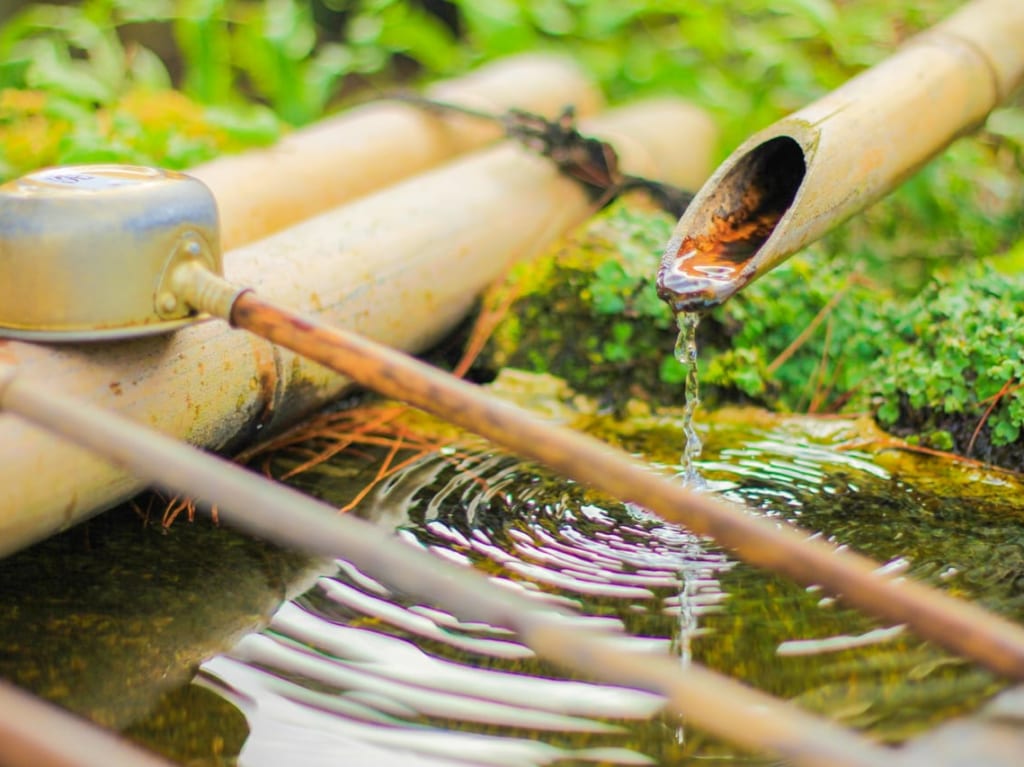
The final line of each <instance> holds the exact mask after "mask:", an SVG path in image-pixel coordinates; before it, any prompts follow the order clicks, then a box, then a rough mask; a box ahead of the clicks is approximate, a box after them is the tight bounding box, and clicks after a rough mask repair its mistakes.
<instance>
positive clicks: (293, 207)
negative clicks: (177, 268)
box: [189, 54, 601, 250]
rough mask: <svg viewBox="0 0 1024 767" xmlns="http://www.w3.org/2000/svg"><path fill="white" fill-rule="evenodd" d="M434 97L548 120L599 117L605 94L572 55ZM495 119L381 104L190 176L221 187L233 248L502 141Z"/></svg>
mask: <svg viewBox="0 0 1024 767" xmlns="http://www.w3.org/2000/svg"><path fill="white" fill-rule="evenodd" d="M426 95H427V97H428V98H434V99H438V100H444V101H450V102H452V103H455V104H462V105H465V106H470V107H475V108H478V109H482V110H485V111H488V112H494V113H501V112H503V111H505V110H507V109H510V108H518V109H525V110H528V111H531V112H535V113H537V114H542V115H545V116H549V117H550V116H554V115H556V114H558V113H559V112H560V111H561V109H562V108H563V107H565V106H566V105H568V104H572V105H574V106H575V107H576V109H577V111H578V113H579V114H580V115H581V116H587V115H591V114H593V113H594V112H596V111H597V109H598V108H599V106H600V102H601V97H600V94H599V92H598V91H597V89H596V88H595V87H594V85H593V84H592V83H590V82H588V81H587V79H586V78H585V77H584V76H583V74H582V72H581V71H580V70H579V68H578V67H576V66H575V65H574V64H573V63H572V62H570V61H569V60H568V59H564V58H561V57H557V56H550V55H542V54H529V55H521V56H515V57H512V58H509V59H503V60H501V61H498V62H496V63H494V64H490V65H487V66H484V67H482V68H480V69H479V70H477V71H476V72H473V73H471V74H469V75H466V76H464V77H460V78H457V79H454V80H449V81H447V82H442V83H438V84H437V85H434V86H432V87H431V88H429V89H428V90H427V93H426ZM499 137H500V136H499V128H498V126H497V125H495V124H493V123H489V122H487V121H482V120H473V119H469V118H467V117H464V116H461V115H454V114H453V115H448V114H440V113H434V112H430V111H428V110H424V109H420V108H417V107H414V106H410V105H408V104H403V103H400V102H397V101H386V100H384V101H377V102H373V103H370V104H366V105H365V106H362V107H358V108H356V109H352V110H349V111H347V112H344V113H342V114H340V115H338V116H336V117H332V118H329V119H326V120H322V121H321V122H318V123H316V124H315V125H312V126H310V127H307V128H303V129H301V130H298V131H296V132H295V133H292V134H290V135H288V136H285V137H284V138H283V139H282V140H281V141H279V142H278V143H277V144H275V145H274V146H272V147H270V148H268V149H260V150H253V151H250V152H246V153H243V154H239V155H233V156H227V157H222V158H220V159H217V160H214V161H213V162H209V163H206V164H204V165H200V166H199V167H197V168H193V169H192V170H191V171H189V174H190V175H192V176H195V177H196V178H198V179H199V180H200V181H203V182H204V183H205V184H206V185H207V186H208V187H210V189H211V190H212V191H213V193H214V196H215V197H216V198H217V203H218V206H219V208H220V219H221V240H222V242H223V246H224V249H225V250H230V249H231V248H236V247H239V246H240V245H244V244H246V243H249V242H253V241H254V240H257V239H259V238H261V237H265V236H267V235H268V234H271V233H272V232H276V231H279V230H281V229H284V228H285V227H286V226H290V225H292V224H295V223H297V222H299V221H302V220H303V219H306V218H309V217H311V216H314V215H316V214H318V213H322V212H323V211H325V210H330V209H331V208H336V207H338V206H339V205H341V204H342V203H344V202H347V201H349V200H352V199H355V198H356V197H359V196H361V195H364V194H367V193H369V192H372V191H374V190H376V189H380V188H382V187H385V186H388V185H389V184H393V183H395V182H396V181H399V180H400V179H403V178H407V177H409V176H412V175H414V174H416V173H420V172H422V171H424V170H427V169H428V168H430V167H432V166H435V165H438V164H440V163H442V162H444V161H445V160H449V159H451V158H452V157H454V156H455V155H457V154H461V153H463V152H466V151H469V150H472V149H477V148H479V147H481V146H483V145H484V144H486V143H488V142H491V141H494V140H496V139H498V138H499Z"/></svg>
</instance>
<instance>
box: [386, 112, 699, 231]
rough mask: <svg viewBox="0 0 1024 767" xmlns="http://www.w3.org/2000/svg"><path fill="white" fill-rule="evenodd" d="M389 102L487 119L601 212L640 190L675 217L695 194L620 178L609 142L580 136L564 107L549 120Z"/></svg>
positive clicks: (639, 178) (635, 178) (644, 180)
mask: <svg viewBox="0 0 1024 767" xmlns="http://www.w3.org/2000/svg"><path fill="white" fill-rule="evenodd" d="M393 98H395V99H397V100H399V101H405V102H409V103H412V104H416V105H418V106H421V107H424V108H426V109H432V110H435V111H442V112H457V113H459V114H464V115H468V116H470V117H476V118H479V119H481V120H491V121H493V122H497V123H498V124H499V125H501V127H502V130H503V131H504V133H505V135H506V136H507V137H508V138H511V139H515V140H516V141H518V142H519V143H521V144H522V145H523V146H525V147H526V148H527V149H529V150H531V151H533V152H536V153H537V154H539V155H541V156H542V157H546V158H547V159H549V160H551V162H553V163H554V164H555V167H557V168H558V170H559V171H560V172H561V173H563V174H564V175H566V176H568V177H569V178H571V179H573V180H574V181H576V182H578V183H579V184H581V185H582V186H583V188H584V189H586V190H587V194H588V195H589V197H590V199H591V200H592V201H593V202H594V203H595V204H598V205H600V206H601V207H602V208H603V207H606V206H607V205H609V204H611V203H612V202H613V201H614V200H615V199H616V198H618V197H619V196H620V195H621V194H623V193H624V192H628V191H632V190H634V189H642V190H643V191H645V192H647V194H649V195H650V197H651V199H652V200H653V201H654V202H655V203H656V204H657V205H658V206H659V207H660V208H662V209H663V210H665V211H667V212H669V213H671V214H672V215H674V216H676V217H678V216H681V215H682V214H683V211H685V210H686V207H687V206H688V205H689V204H690V201H691V200H693V194H692V193H691V192H688V191H686V190H684V189H680V188H678V187H676V186H672V185H671V184H664V183H661V182H660V181H653V180H651V179H647V178H643V177H642V176H633V175H630V174H628V173H623V172H622V170H621V169H620V168H619V156H618V154H616V152H615V149H614V147H612V145H611V144H609V143H608V142H607V141H601V140H600V139H596V138H594V137H592V136H584V135H583V134H582V133H580V132H579V130H578V129H577V128H576V111H575V109H574V108H573V107H572V106H567V107H565V108H564V109H563V110H562V113H561V114H560V115H559V116H558V117H556V118H555V119H553V120H549V119H547V118H546V117H542V116H540V115H537V114H533V113H532V112H527V111H524V110H521V109H510V110H508V111H507V112H505V113H503V114H490V113H488V112H481V111H478V110H475V109H472V108H469V107H463V106H459V105H457V104H449V103H446V102H443V101H434V100H432V99H428V98H425V97H423V96H419V95H416V94H406V93H401V94H396V95H395V96H394V97H393Z"/></svg>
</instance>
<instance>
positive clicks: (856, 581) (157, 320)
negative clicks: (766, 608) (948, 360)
mask: <svg viewBox="0 0 1024 767" xmlns="http://www.w3.org/2000/svg"><path fill="white" fill-rule="evenodd" d="M136 197H138V198H139V199H135V198H136ZM55 202H56V203H61V204H60V205H58V206H56V207H51V204H52V203H55ZM144 203H145V204H144ZM157 205H159V207H155V206H157ZM12 211H14V212H12ZM18 213H20V216H19V215H18ZM55 214H60V215H55ZM47 220H51V221H52V222H53V231H52V232H50V234H47V233H46V232H47V230H46V228H45V226H44V224H45V223H46V221H47ZM39 232H42V233H43V235H42V237H43V239H44V240H45V239H46V237H50V236H52V237H54V238H56V239H55V240H54V241H55V242H57V243H58V244H59V247H58V246H57V245H50V246H48V247H47V248H46V249H43V250H42V251H41V252H44V253H46V254H47V255H46V257H45V258H38V259H36V252H37V251H36V249H35V248H34V247H33V243H34V239H33V238H34V237H36V236H39V235H38V234H34V233H39ZM58 235H59V237H58ZM217 241H218V238H217V234H216V205H215V203H214V201H213V198H212V196H211V195H210V193H209V192H208V191H207V190H206V189H205V187H204V186H203V185H202V184H201V183H200V182H199V181H197V180H194V179H191V178H189V177H188V176H184V175H182V174H176V173H166V172H163V171H154V170H151V169H143V168H132V167H128V168H125V167H121V166H84V167H77V168H64V169H58V170H46V171H41V172H39V173H36V174H32V175H30V176H28V177H26V179H23V180H21V181H16V182H13V183H11V184H7V185H5V186H3V187H0V286H3V290H4V291H5V293H4V294H0V326H6V329H5V328H4V327H0V335H4V334H5V333H6V334H7V335H10V336H13V337H19V338H27V339H33V338H40V339H46V338H50V339H68V340H71V339H83V338H113V337H115V336H127V335H138V334H139V333H152V332H157V331H158V330H162V329H166V328H169V327H176V326H177V325H179V324H180V323H181V322H183V321H187V320H188V319H189V318H192V317H195V316H197V315H198V314H199V313H202V312H208V313H209V314H212V315H215V316H219V317H222V318H225V319H228V320H229V321H230V322H231V323H232V324H233V325H234V326H236V327H240V328H244V329H247V330H250V331H252V332H253V333H255V334H257V335H259V336H261V337H263V338H266V339H267V340H269V341H271V342H273V343H275V344H279V345H281V346H284V347H286V348H288V349H291V350H292V351H294V352H296V353H298V354H300V355H303V356H305V357H308V358H310V359H312V360H314V361H316V362H319V363H320V364H322V365H324V366H326V367H328V368H331V369H332V370H335V371H337V372H339V373H341V374H343V375H345V376H347V377H349V378H350V379H352V380H353V381H355V382H356V383H359V384H361V385H363V386H366V387H367V388H370V389H373V390H375V391H377V392H379V393H381V394H383V395H385V396H387V397H391V398H393V399H397V400H401V401H404V402H406V403H408V404H410V405H413V406H414V407H417V408H419V409H421V410H424V411H426V412H429V413H432V414H434V415H436V416H438V417H440V418H443V419H445V420H447V421H450V422H451V423H453V424H455V425H457V426H460V427H462V428H464V429H466V430H468V431H471V432H474V433H477V434H479V435H481V436H483V437H486V438H487V439H489V440H491V441H492V442H494V443H495V444H498V445H501V446H503V447H506V448H508V449H510V450H512V451H513V452H515V453H518V454H519V455H521V456H524V457H526V458H529V459H532V460H535V461H538V462H539V463H542V464H545V465H547V466H548V467H550V468H551V469H553V470H554V471H556V472H558V473H559V474H561V475H562V476H566V477H570V478H572V479H575V480H577V481H579V482H582V483H584V484H586V485H589V486H591V487H593V488H596V489H598V490H601V491H603V492H605V493H607V494H609V495H611V496H612V497H615V498H618V499H621V500H623V501H630V502H633V503H636V504H638V505H640V506H642V507H644V508H647V509H649V510H651V511H652V512H654V513H656V514H658V515H659V516H660V517H662V518H663V519H666V520H669V521H672V522H677V523H679V524H683V525H685V526H687V527H688V528H689V529H690V530H691V531H693V532H694V533H695V534H697V535H706V536H708V537H711V538H713V539H715V540H716V541H717V542H718V543H719V544H721V545H723V546H725V547H727V548H729V549H730V550H731V551H732V552H733V553H734V554H736V555H737V556H738V557H739V558H740V559H743V560H745V561H747V562H749V563H750V564H753V565H755V566H759V567H764V568H766V569H768V570H772V571H774V572H778V573H781V574H783V575H786V576H788V577H790V578H792V579H794V580H796V581H798V582H800V583H803V584H805V585H819V586H821V587H823V588H825V589H826V590H827V591H829V592H831V593H834V594H842V596H843V599H844V600H845V601H846V602H847V603H848V604H851V605H854V606H857V607H860V608H861V609H863V610H865V611H867V612H869V613H871V614H873V615H875V616H878V617H881V618H883V619H885V620H889V621H892V622H894V623H905V624H907V625H908V626H910V627H911V628H913V629H914V630H916V631H917V632H918V633H919V634H921V635H922V636H925V637H927V638H929V639H932V640H933V641H935V642H936V643H938V644H941V645H943V646H944V647H947V648H949V649H951V650H954V651H955V652H959V653H961V654H962V655H964V656H966V657H969V658H973V659H975V660H977V661H979V662H981V663H983V664H984V665H986V666H987V667H989V668H990V669H992V670H995V671H997V672H999V673H1001V674H1005V675H1006V676H1009V677H1013V678H1017V679H1024V628H1021V627H1020V626H1018V625H1016V624H1014V623H1012V622H1011V621H1008V620H1006V619H1003V618H1001V617H999V616H996V615H993V614H991V613H989V612H987V611H985V610H984V609H982V608H980V607H978V606H975V605H973V604H971V603H969V602H966V601H962V600H958V599H955V598H952V597H949V596H947V595H945V594H944V593H942V592H940V591H937V590H934V589H931V588H928V587H927V586H924V585H922V584H918V583H914V582H911V581H907V580H904V581H900V582H897V581H895V580H894V579H892V578H890V577H886V576H883V575H880V574H879V572H878V570H879V568H880V565H879V564H878V563H876V562H873V561H871V560H869V559H867V558H865V557H862V556H860V555H857V554H854V553H851V552H848V551H839V550H836V548H835V547H833V546H832V545H830V544H828V543H827V542H825V541H823V540H821V539H814V538H811V537H810V536H809V535H808V534H807V533H806V532H804V531H801V530H799V529H797V528H794V527H791V526H788V525H783V524H780V523H779V522H778V520H775V519H765V518H762V517H760V516H758V515H756V514H753V513H751V512H750V511H749V510H747V509H744V508H740V507H737V506H735V505H731V504H727V503H724V502H722V501H720V500H717V499H716V498H714V497H712V496H710V495H706V494H700V493H694V492H692V491H690V490H687V489H686V488H684V487H682V486H680V485H679V484H678V483H676V482H673V481H671V480H669V479H667V478H666V477H662V476H659V475H657V474H655V473H654V472H652V471H651V470H650V468H649V467H648V466H646V465H645V464H643V463H642V462H640V461H638V460H636V459H634V458H632V457H631V456H629V455H627V454H626V453H624V452H622V451H619V450H614V449H612V448H610V447H609V446H608V445H606V444H605V443H603V442H600V441H599V440H596V439H593V438H591V437H588V436H586V435H584V434H580V433H577V432H574V431H572V430H571V429H566V428H562V427H558V426H555V425H552V424H550V423H548V422H547V421H544V420H542V419H540V418H538V417H537V416H535V415H534V414H532V413H530V412H528V411H525V410H523V409H521V408H518V407H515V406H512V405H510V404H508V403H505V402H503V401H501V400H499V399H496V398H494V397H491V396H490V395H488V394H487V393H486V392H485V391H484V390H482V389H481V388H480V387H478V386H475V385H473V384H470V383H468V382H465V381H462V380H459V379H458V378H455V377H454V376H452V375H450V374H447V373H445V372H443V371H441V370H438V369H437V368H434V367H431V366H430V365H427V364H425V363H423V362H420V361H419V360H416V359H414V358H413V357H410V356H409V355H407V354H403V353H401V352H398V351H396V350H394V349H390V348H388V347H386V346H383V345H381V344H378V343H376V342H374V341H371V340H369V339H366V338H363V337H361V336H359V335H358V334H356V333H352V332H349V331H345V330H342V329H337V328H332V327H329V326H327V325H325V324H323V323H321V322H318V321H316V320H315V319H312V318H307V317H301V316H299V315H297V314H295V313H294V312H291V311H288V310H287V309H283V308H280V307H277V306H274V305H272V304H270V303H268V302H266V301H263V300H262V299H260V298H259V297H258V296H256V294H255V293H253V292H252V291H251V290H246V289H243V288H239V287H238V286H235V285H232V284H231V283H229V282H227V281H226V280H224V279H223V278H221V277H220V276H219V275H218V274H217V273H216V272H215V269H216V270H219V266H220V260H219V254H218V251H217V247H216V244H217ZM156 243H159V247H158V245H157V244H156ZM134 248H138V251H136V250H134ZM34 259H35V261H34ZM134 260H139V261H142V262H143V264H142V265H139V264H135V263H134ZM75 275H81V278H80V279H76V277H75ZM125 275H132V279H133V280H136V281H137V284H135V283H133V284H125V283H126V278H125ZM102 277H105V278H106V279H107V280H109V281H110V286H108V287H107V288H106V289H105V290H104V289H102V287H103V285H102V283H103V279H102ZM84 284H87V285H88V286H89V287H88V289H80V288H81V286H82V285H84ZM47 285H57V286H60V290H61V293H62V295H61V297H60V300H57V299H53V300H50V299H44V298H43V294H44V293H45V289H46V286H47ZM76 288H78V289H76ZM32 296H36V297H38V299H39V306H36V305H35V303H34V302H33V298H32ZM100 296H102V299H101V298H100ZM8 300H10V302H11V303H10V304H8V303H7V301H8ZM101 300H102V305H97V304H99V303H101ZM62 301H63V302H66V305H63V304H62V303H61V302H62ZM147 302H148V304H147ZM46 307H50V311H53V312H54V313H55V314H56V321H54V320H53V319H52V318H50V317H47V316H46ZM22 313H24V317H23V316H22Z"/></svg>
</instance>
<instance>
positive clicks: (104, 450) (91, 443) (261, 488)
mask: <svg viewBox="0 0 1024 767" xmlns="http://www.w3.org/2000/svg"><path fill="white" fill-rule="evenodd" d="M0 409H4V410H8V411H10V412H13V413H16V414H18V415H20V416H22V417H24V418H27V419H29V420H30V421H32V422H33V423H35V424H37V425H39V426H42V427H44V428H46V429H49V430H50V431H52V432H54V433H56V434H60V435H62V436H64V437H67V438H69V439H72V440H74V441H75V442H76V443H78V444H79V445H82V446H83V447H86V448H88V449H90V450H93V451H95V452H96V453H98V454H100V455H103V456H105V457H107V459H108V460H112V461H114V462H115V463H117V464H119V465H121V466H124V467H126V468H128V469H129V470H131V471H134V472H136V473H138V474H139V475H141V476H143V477H146V478H148V479H149V480H151V481H153V482H156V483H157V484H159V485H160V486H162V487H164V488H165V489H168V490H171V491H177V492H189V493H193V494H195V495H196V496H198V497H200V498H202V499H204V500H203V504H204V505H208V504H210V503H216V504H217V505H218V507H219V509H220V514H221V518H222V519H223V520H224V521H225V522H227V523H228V524H231V525H233V526H235V527H238V528H240V529H242V530H245V531H247V532H249V533H252V534H254V535H258V536H260V537H262V538H265V539H268V540H272V541H274V542H276V543H278V544H279V545H286V546H293V547H295V548H298V549H301V550H304V551H307V552H310V553H312V554H314V555H324V556H329V557H341V558H344V559H346V560H348V561H349V562H351V563H352V564H353V565H355V566H356V567H358V568H359V569H360V570H363V571H364V572H366V573H367V574H368V575H370V576H371V577H373V578H377V579H379V580H381V581H382V582H384V583H387V584H389V585H391V586H393V587H395V588H397V589H399V590H401V591H404V592H407V593H409V594H413V595H416V596H418V597H420V598H424V599H429V600H430V601H432V602H434V603H436V604H438V605H440V606H441V607H444V608H445V609H448V610H451V611H452V612H454V613H455V614H457V615H459V616H460V617H461V618H463V619H464V620H473V621H482V622H486V623H489V624H491V625H494V626H503V627H508V628H510V629H512V630H514V631H515V632H516V633H517V634H518V635H519V636H520V637H521V638H522V640H523V642H524V643H525V644H526V645H527V646H529V647H531V648H532V649H533V650H534V651H535V652H536V653H537V654H538V655H539V656H541V657H543V658H549V659H551V660H553V661H555V662H558V663H561V664H562V665H564V666H566V667H567V668H570V669H573V670H575V671H576V672H579V673H583V674H586V675H588V676H591V677H593V678H597V679H602V680H604V681H607V682H611V683H613V684H620V685H628V686H631V687H636V688H639V689H643V690H648V691H650V692H654V693H657V694H661V695H663V696H665V698H666V699H667V700H668V704H669V705H670V707H671V708H672V709H673V710H674V711H676V712H678V713H681V714H683V715H684V716H686V717H687V720H688V722H689V723H690V724H692V725H694V726H697V727H701V728H703V729H705V730H707V731H709V732H711V733H713V734H715V735H717V736H719V737H722V738H726V739H728V740H730V741H732V742H734V743H738V744H740V745H743V746H746V747H747V748H751V749H754V750H759V751H770V752H773V753H776V754H780V755H782V756H783V757H785V758H787V759H788V760H790V761H791V762H792V763H793V764H795V765H805V766H806V767H888V765H891V763H892V760H891V755H892V752H890V751H889V750H887V749H885V748H882V747H879V746H876V745H874V744H873V743H871V742H870V741H869V740H867V739H866V738H863V737H861V736H859V735H858V734H856V733H854V732H851V731H849V730H846V729H844V728H842V727H839V726H837V725H835V724H834V723H832V722H829V721H828V720H825V719H822V718H820V717H817V716H814V715H812V714H809V713H806V712H803V711H801V710H800V709H799V708H797V707H795V706H793V705H791V704H788V703H785V702H782V701H779V700H777V699H775V698H773V697H771V696H770V695H767V694H765V693H763V692H759V691H757V690H754V689H752V688H750V687H747V686H745V685H743V684H741V683H740V682H737V681H734V680H732V679H729V678H728V677H726V676H724V675H722V674H719V673H716V672H714V671H710V670H708V669H706V668H702V667H700V666H698V665H695V664H691V665H688V666H684V665H682V664H680V662H679V659H678V658H672V657H670V656H668V655H658V654H654V653H649V652H637V651H625V650H623V648H622V645H621V641H620V640H618V639H616V638H615V637H614V636H609V635H607V634H605V633H604V632H603V631H600V630H595V629H588V628H582V627H581V626H580V623H579V621H578V620H573V619H572V616H571V615H570V614H568V613H565V612H563V611H562V610H560V609H558V608H555V607H552V606H551V605H548V604H545V603H543V602H539V601H537V600H535V599H532V598H531V597H529V596H527V595H526V594H522V593H519V592H517V591H514V590H510V589H507V588H505V587H503V586H499V585H498V584H496V583H494V582H492V581H491V580H490V578H488V577H487V576H485V575H484V574H483V573H480V572H478V571H476V570H473V569H471V568H466V567H463V566H460V565H455V564H452V563H450V562H447V561H445V560H443V559H441V558H440V557H438V556H436V555H433V554H431V553H430V552H428V551H426V550H424V549H420V548H417V547H414V546H409V545H407V544H405V543H402V542H401V541H400V540H396V539H395V536H394V535H393V533H392V532H391V531H389V530H384V529H381V528H379V527H376V526H375V525H373V524H371V523H369V522H367V521H365V520H362V519H358V518H356V517H353V516H350V515H338V514H336V513H335V510H334V509H333V508H332V507H331V506H329V505H328V504H325V503H322V502H320V501H317V500H314V499H313V498H310V497H308V496H306V495H303V494H302V493H300V492H299V491H297V490H293V489H292V488H289V487H286V486H285V485H281V484H278V483H275V482H273V481H271V480H269V479H266V478H265V477H262V476H260V475H258V474H255V473H253V472H251V471H247V470H246V469H243V468H242V467H240V466H238V465H237V464H233V463H231V462H229V461H227V460H224V459H222V458H218V457H216V456H213V455H210V454H207V453H204V452H202V451H200V450H198V449H196V448H194V447H191V446H189V445H186V444H184V443H180V442H177V441H175V440H173V439H171V438H169V437H167V436H164V435H162V434H159V433H158V432H155V431H152V430H150V429H146V428H145V427H142V426H140V425H139V424H137V423H135V422H133V421H130V420H128V419H126V418H124V417H122V416H119V415H117V414H115V413H111V412H108V411H105V410H102V409H100V408H97V407H94V406H91V405H90V404H89V403H87V402H84V401H81V400H78V399H75V398H72V397H68V396H65V395H62V394H61V393H59V392H57V391H54V390H50V389H48V388H47V387H45V386H43V385H40V384H38V383H37V382H35V381H29V380H21V379H20V378H19V377H18V375H17V371H16V370H15V369H14V368H12V367H11V366H4V365H2V364H0ZM2 719H3V717H0V733H2V732H3V731H4V730H3V724H4V723H3V721H2ZM2 754H3V751H2V745H0V755H2ZM4 763H5V764H6V762H4ZM23 763H24V762H23ZM122 763H123V762H110V763H109V764H115V765H119V764H122ZM16 764H18V763H16ZM36 764H42V765H47V767H50V763H47V762H39V763H36ZM18 767H20V764H18ZM52 767H78V765H77V764H76V763H73V762H67V763H65V762H53V763H52ZM89 767H92V765H91V764H90V765H89ZM146 767H148V765H147V766H146Z"/></svg>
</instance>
